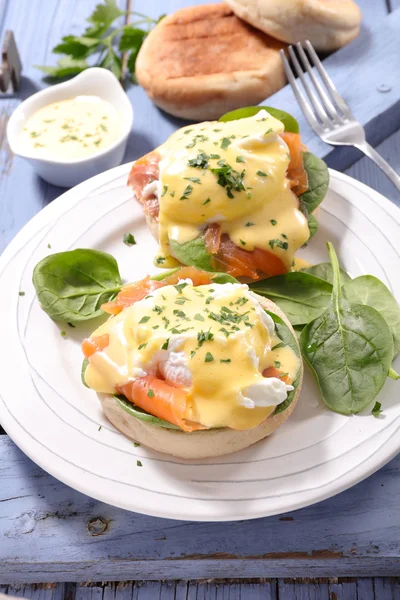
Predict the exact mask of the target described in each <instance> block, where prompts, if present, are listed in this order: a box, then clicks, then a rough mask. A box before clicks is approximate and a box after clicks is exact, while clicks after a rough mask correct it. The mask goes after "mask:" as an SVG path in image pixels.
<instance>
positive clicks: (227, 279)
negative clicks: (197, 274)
mask: <svg viewBox="0 0 400 600" xmlns="http://www.w3.org/2000/svg"><path fill="white" fill-rule="evenodd" d="M211 279H212V280H213V282H214V283H239V281H238V280H237V279H235V278H234V277H232V275H228V273H215V275H211Z"/></svg>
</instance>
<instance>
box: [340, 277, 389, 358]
mask: <svg viewBox="0 0 400 600" xmlns="http://www.w3.org/2000/svg"><path fill="white" fill-rule="evenodd" d="M342 294H343V296H344V297H345V298H346V299H347V300H348V301H349V302H355V303H357V304H365V305H366V306H372V308H375V309H376V310H377V311H378V312H380V313H381V315H382V317H383V318H384V319H385V321H386V323H387V324H388V326H389V329H390V331H391V333H392V336H393V358H395V357H396V356H397V355H398V354H399V353H400V307H399V305H398V304H397V302H396V300H395V299H394V298H393V296H392V294H391V293H390V291H389V290H388V288H387V287H386V285H385V284H384V283H382V281H380V280H379V279H377V278H376V277H374V276H373V275H361V276H360V277H356V278H355V279H353V280H351V281H349V282H347V283H346V285H344V286H343V289H342Z"/></svg>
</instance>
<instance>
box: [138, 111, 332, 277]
mask: <svg viewBox="0 0 400 600" xmlns="http://www.w3.org/2000/svg"><path fill="white" fill-rule="evenodd" d="M245 110H250V109H245ZM268 110H269V111H270V112H268ZM268 110H266V109H261V110H260V109H259V108H253V110H252V112H254V111H256V112H255V114H252V116H248V117H246V118H233V119H232V120H227V121H218V122H206V123H198V124H196V125H191V126H189V127H184V128H183V129H180V130H178V131H177V132H175V133H174V134H173V135H172V136H171V137H170V138H169V139H168V140H167V141H166V142H165V143H164V144H163V145H162V146H160V147H159V148H158V149H157V150H155V151H153V152H151V153H150V154H147V155H146V156H144V157H143V158H141V159H139V160H138V161H136V163H134V165H133V166H132V169H131V172H130V175H129V180H128V184H129V185H131V186H132V188H133V190H134V193H135V196H136V198H137V199H138V200H139V201H140V202H141V203H142V205H143V208H144V212H145V215H146V219H147V222H148V224H149V226H150V228H151V230H152V233H153V234H154V235H155V237H156V238H157V239H158V241H159V246H160V249H159V252H158V255H157V257H156V259H155V263H156V264H157V265H158V266H161V267H167V266H174V265H176V264H179V263H182V264H185V265H191V266H195V267H197V268H200V269H203V270H206V271H222V272H225V273H228V274H230V275H232V276H233V277H247V278H250V279H254V280H256V279H259V278H260V277H268V276H273V275H279V274H282V273H286V272H288V271H290V270H291V268H292V265H293V260H294V256H295V253H296V252H297V250H299V248H301V246H303V245H304V244H305V243H306V242H307V241H308V240H309V239H310V237H311V234H312V232H314V231H315V228H316V220H315V218H314V217H313V215H312V214H311V213H312V212H313V210H315V208H316V206H317V205H318V204H319V202H321V201H322V198H323V197H324V195H325V193H326V190H327V182H328V174H327V173H328V172H327V168H326V165H325V163H323V161H321V160H320V159H317V157H314V156H313V155H311V154H310V153H305V152H304V147H303V146H302V144H301V140H300V134H299V133H296V132H295V131H293V129H296V128H297V123H296V121H295V120H294V119H293V117H290V115H287V113H282V114H284V115H286V116H287V117H290V119H291V123H293V122H294V123H295V124H296V126H295V127H293V126H292V127H289V128H288V127H286V129H291V131H288V130H285V124H284V123H283V122H282V120H279V119H278V118H276V116H273V114H275V115H276V114H277V113H278V114H279V113H281V112H282V111H277V110H275V109H268ZM236 112H238V113H240V111H236ZM271 113H273V114H271ZM233 116H234V115H233ZM306 156H307V157H308V160H307V161H306V160H305V157H306ZM310 157H312V158H313V160H311V162H310V160H309V158H310ZM316 161H317V167H318V168H316V165H315V162H316ZM310 223H312V226H310Z"/></svg>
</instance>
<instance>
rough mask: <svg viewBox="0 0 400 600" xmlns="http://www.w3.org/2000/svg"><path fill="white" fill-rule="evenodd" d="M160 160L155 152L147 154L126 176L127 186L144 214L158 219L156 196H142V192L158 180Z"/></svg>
mask: <svg viewBox="0 0 400 600" xmlns="http://www.w3.org/2000/svg"><path fill="white" fill-rule="evenodd" d="M160 160H161V156H160V155H159V153H158V152H157V151H155V150H154V151H153V152H149V153H148V154H145V156H143V157H142V158H139V160H137V161H136V162H135V163H134V164H133V165H132V168H131V170H130V173H129V176H128V185H130V186H131V187H132V188H133V192H134V194H135V196H136V198H137V199H138V200H139V202H140V203H141V204H143V208H144V210H145V212H146V214H148V215H150V216H151V217H153V218H158V213H159V211H160V205H159V202H158V197H157V194H146V195H143V191H144V188H145V187H146V185H148V184H149V183H152V182H153V181H158V180H159V179H160V169H159V166H158V165H159V162H160Z"/></svg>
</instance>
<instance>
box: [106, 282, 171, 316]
mask: <svg viewBox="0 0 400 600" xmlns="http://www.w3.org/2000/svg"><path fill="white" fill-rule="evenodd" d="M164 285H166V284H165V283H164V282H163V281H155V280H154V279H150V277H149V276H147V277H145V278H144V279H142V280H141V281H137V282H136V283H130V284H128V285H125V286H124V287H123V288H122V289H121V291H120V292H119V293H118V295H117V296H116V298H115V300H113V301H111V302H106V303H105V304H102V305H101V310H104V312H106V313H109V314H110V315H118V314H119V313H120V312H121V311H122V310H123V309H124V308H126V307H127V306H131V305H132V304H135V302H138V301H139V300H143V298H145V297H146V296H147V295H148V294H150V293H151V292H153V291H154V290H157V289H158V288H160V287H163V286H164Z"/></svg>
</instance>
